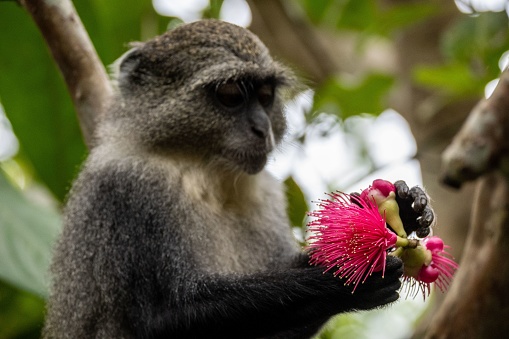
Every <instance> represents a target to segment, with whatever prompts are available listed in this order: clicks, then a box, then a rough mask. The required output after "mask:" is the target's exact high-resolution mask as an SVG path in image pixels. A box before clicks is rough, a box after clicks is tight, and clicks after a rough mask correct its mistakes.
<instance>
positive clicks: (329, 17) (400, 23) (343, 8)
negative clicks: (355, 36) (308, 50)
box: [299, 0, 440, 36]
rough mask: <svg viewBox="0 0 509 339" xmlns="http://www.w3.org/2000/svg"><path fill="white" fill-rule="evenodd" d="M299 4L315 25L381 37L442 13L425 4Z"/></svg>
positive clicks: (330, 0)
mask: <svg viewBox="0 0 509 339" xmlns="http://www.w3.org/2000/svg"><path fill="white" fill-rule="evenodd" d="M299 3H300V4H301V6H302V7H303V8H304V10H305V11H306V13H307V14H308V17H309V18H310V20H311V21H312V22H313V23H314V24H316V25H322V26H326V27H329V28H333V29H338V30H355V31H361V32H367V33H370V34H376V35H382V36H389V34H391V33H393V32H394V31H395V30H397V29H401V28H404V27H406V26H409V25H412V24H414V23H416V22H419V21H422V20H424V19H426V18H428V17H430V16H431V15H434V14H437V13H439V11H440V7H439V6H438V5H437V4H433V3H423V2H420V3H417V2H416V3H401V4H398V5H397V6H390V7H383V6H381V5H380V2H379V1H377V0H317V1H315V0H299Z"/></svg>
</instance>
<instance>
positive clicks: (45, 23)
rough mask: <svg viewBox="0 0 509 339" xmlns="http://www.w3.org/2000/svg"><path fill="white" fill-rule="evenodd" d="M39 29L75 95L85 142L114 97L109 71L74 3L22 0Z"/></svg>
mask: <svg viewBox="0 0 509 339" xmlns="http://www.w3.org/2000/svg"><path fill="white" fill-rule="evenodd" d="M19 2H20V4H21V5H22V6H23V7H24V8H25V9H26V10H27V11H28V12H29V13H30V15H31V16H32V18H33V20H34V21H35V23H36V24H37V26H38V27H39V30H40V31H41V33H42V35H43V37H44V39H45V40H46V44H47V45H48V47H49V49H50V51H51V54H52V55H53V58H54V59H55V61H56V63H57V65H58V67H59V68H60V71H61V72H62V75H63V77H64V80H65V83H66V85H67V87H68V89H69V92H70V93H71V97H72V100H73V103H74V107H75V108H76V112H77V115H78V119H79V121H80V126H81V131H82V133H83V137H84V139H85V143H86V144H87V146H88V147H89V148H91V147H93V146H94V131H95V128H96V125H97V121H98V120H99V118H100V116H101V115H102V114H103V112H104V111H105V109H106V107H107V105H108V103H109V101H110V99H111V97H112V94H113V89H112V86H111V84H110V82H109V80H108V75H107V73H106V70H105V68H104V66H103V64H102V63H101V61H100V59H99V57H98V55H97V52H96V51H95V48H94V46H93V45H92V42H91V41H90V38H89V36H88V34H87V32H86V30H85V28H84V26H83V24H82V22H81V20H80V18H79V16H78V14H77V13H76V10H75V9H74V6H73V4H72V3H71V1H70V0H19Z"/></svg>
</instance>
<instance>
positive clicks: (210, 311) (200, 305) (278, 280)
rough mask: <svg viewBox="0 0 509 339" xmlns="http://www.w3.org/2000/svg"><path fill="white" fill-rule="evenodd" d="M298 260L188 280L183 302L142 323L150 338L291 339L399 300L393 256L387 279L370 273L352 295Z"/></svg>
mask: <svg viewBox="0 0 509 339" xmlns="http://www.w3.org/2000/svg"><path fill="white" fill-rule="evenodd" d="M300 260H301V261H302V262H301V264H300V265H299V266H297V267H293V268H287V269H280V270H274V271H271V272H266V273H260V274H256V275H249V276H235V275H231V276H195V277H190V278H191V279H190V280H189V281H188V286H187V288H186V291H185V292H184V295H183V296H182V302H181V303H180V304H179V305H178V306H177V305H176V307H175V308H174V309H166V310H164V312H163V313H162V314H159V315H158V316H157V317H156V318H153V319H151V320H150V323H147V324H146V325H147V330H148V332H149V333H151V336H149V337H151V338H164V337H172V336H175V337H177V338H187V337H191V338H202V337H203V338H204V337H221V338H241V337H242V338H251V337H253V338H255V337H261V336H264V337H265V336H267V335H271V334H275V333H278V332H282V331H286V337H288V338H290V337H293V336H291V334H290V333H291V330H292V329H298V332H295V333H293V335H298V337H308V336H310V335H312V334H313V333H315V332H316V330H317V329H318V327H319V326H320V325H321V324H323V323H324V322H325V321H326V320H327V319H328V318H329V317H330V316H332V315H334V314H337V313H340V312H345V311H352V310H356V309H359V310H360V309H371V308H375V307H377V306H380V305H383V304H386V303H389V302H392V301H395V300H396V299H397V298H398V294H397V293H396V290H397V289H398V288H399V286H400V282H399V279H398V278H399V277H400V276H401V273H402V271H401V262H400V260H399V259H396V258H394V257H388V262H387V268H386V271H385V278H382V277H381V275H380V273H378V274H374V275H373V276H371V277H369V279H368V280H367V281H366V283H364V284H362V285H359V287H358V289H357V290H356V291H355V293H353V294H352V293H351V290H352V288H351V287H347V286H344V284H343V282H342V281H341V280H340V279H338V278H337V277H333V275H332V274H329V273H326V274H324V273H323V267H310V266H308V265H307V256H304V255H303V256H302V258H300ZM305 325H310V327H309V329H308V331H309V332H308V333H307V334H306V333H304V332H305V331H306V326H305ZM317 326H318V327H317Z"/></svg>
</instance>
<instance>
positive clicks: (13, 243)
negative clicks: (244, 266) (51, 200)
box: [0, 171, 61, 297]
mask: <svg viewBox="0 0 509 339" xmlns="http://www.w3.org/2000/svg"><path fill="white" fill-rule="evenodd" d="M60 229H61V220H60V216H59V214H58V213H57V212H56V211H53V210H51V209H49V208H44V207H41V206H39V205H36V204H35V203H33V202H31V201H29V200H28V199H27V198H26V197H25V196H24V195H23V194H22V193H21V191H19V190H18V189H16V188H14V187H13V186H12V185H11V184H10V183H9V182H8V181H7V179H6V178H5V176H4V175H3V172H1V171H0V279H2V280H5V281H7V282H9V283H11V284H12V285H14V286H17V287H19V288H21V289H24V290H26V291H29V292H31V293H34V294H37V295H39V296H42V297H45V296H46V295H47V271H48V266H49V262H50V257H51V248H52V246H53V243H54V241H55V239H56V237H57V235H58V233H59V230H60Z"/></svg>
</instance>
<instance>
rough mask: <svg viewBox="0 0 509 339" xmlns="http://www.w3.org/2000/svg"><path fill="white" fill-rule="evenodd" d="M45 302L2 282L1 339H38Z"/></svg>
mask: <svg viewBox="0 0 509 339" xmlns="http://www.w3.org/2000/svg"><path fill="white" fill-rule="evenodd" d="M43 321H44V300H43V299H41V298H39V297H37V296H35V295H33V294H30V293H28V292H25V291H22V290H19V289H16V288H14V287H12V286H9V285H8V284H5V283H4V282H2V281H0V339H38V338H40V337H41V329H42V325H43Z"/></svg>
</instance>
